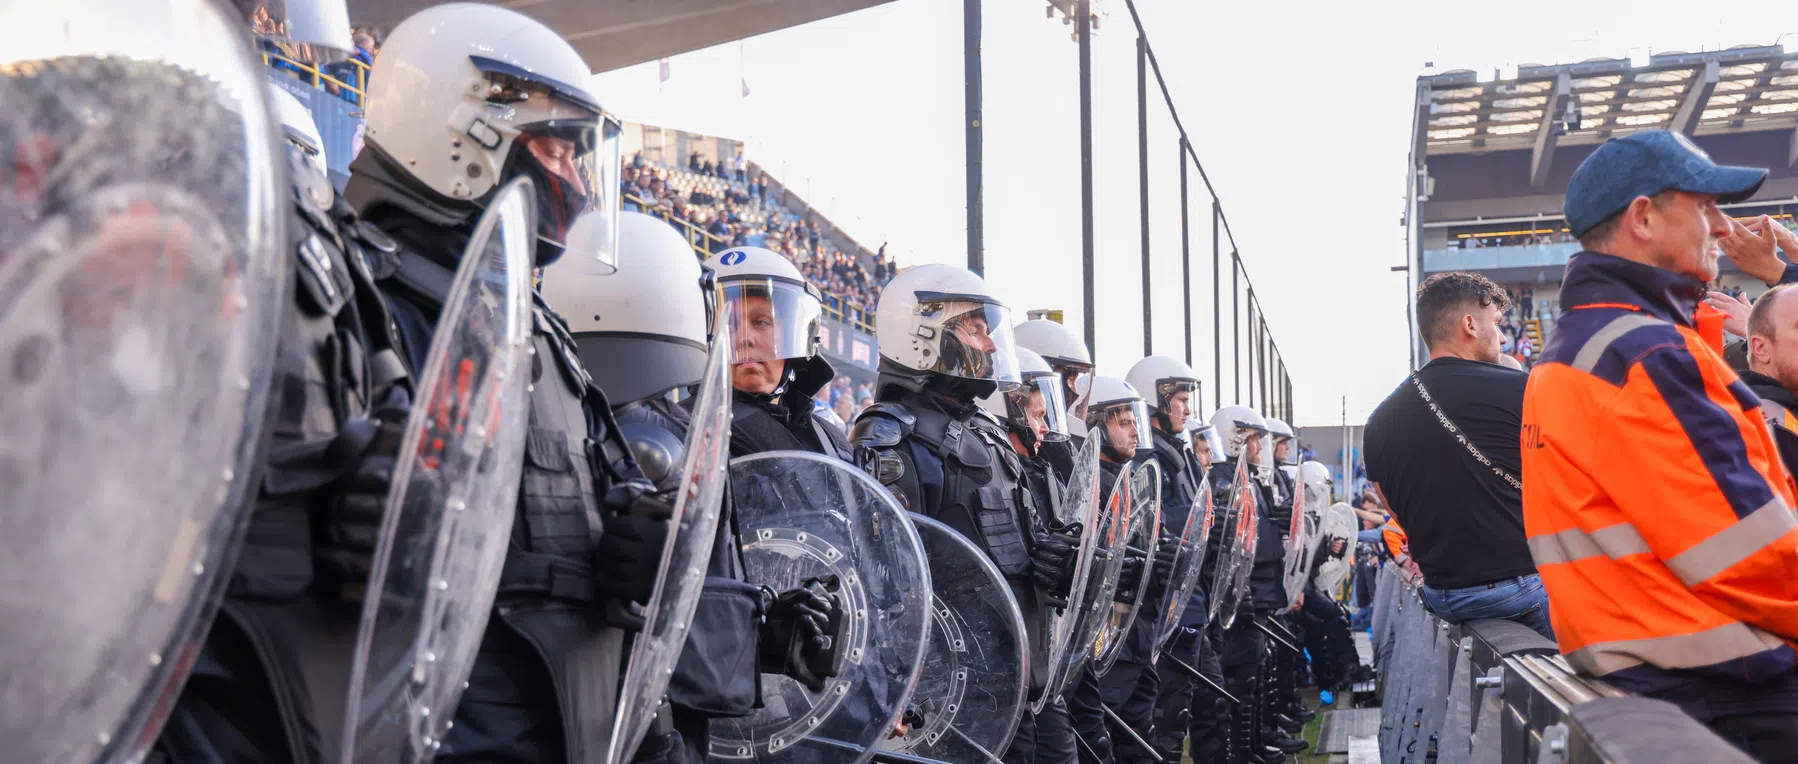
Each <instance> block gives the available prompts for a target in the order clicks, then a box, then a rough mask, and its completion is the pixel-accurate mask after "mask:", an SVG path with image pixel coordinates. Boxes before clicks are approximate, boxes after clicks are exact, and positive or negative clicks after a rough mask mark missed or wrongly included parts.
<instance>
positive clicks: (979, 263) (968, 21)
mask: <svg viewBox="0 0 1798 764" xmlns="http://www.w3.org/2000/svg"><path fill="white" fill-rule="evenodd" d="M961 59H962V80H963V82H964V94H963V106H962V108H963V110H964V113H965V115H966V119H967V124H966V125H965V127H966V128H967V143H968V148H967V151H968V156H967V159H968V167H967V173H968V270H970V271H973V272H974V275H976V276H981V277H985V276H986V246H985V236H984V229H985V225H986V224H985V221H984V202H985V198H984V194H983V193H982V185H983V182H984V178H983V177H982V176H983V175H984V173H985V168H984V163H983V161H982V158H983V154H984V151H983V148H984V145H985V142H984V141H983V140H982V138H981V134H980V112H981V102H982V94H981V70H980V0H962V4H961Z"/></svg>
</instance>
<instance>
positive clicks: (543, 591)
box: [345, 4, 666, 762]
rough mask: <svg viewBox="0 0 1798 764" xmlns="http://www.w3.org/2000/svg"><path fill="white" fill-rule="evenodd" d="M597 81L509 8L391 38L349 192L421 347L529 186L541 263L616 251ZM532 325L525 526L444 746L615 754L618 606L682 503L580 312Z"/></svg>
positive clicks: (614, 143)
mask: <svg viewBox="0 0 1798 764" xmlns="http://www.w3.org/2000/svg"><path fill="white" fill-rule="evenodd" d="M588 75H589V71H588V69H587V66H586V64H585V63H584V62H583V61H582V59H581V57H580V55H579V54H578V53H577V52H576V51H575V50H574V48H573V47H572V46H570V45H569V44H568V43H567V42H566V41H564V40H562V39H561V38H560V37H558V36H557V35H556V34H555V33H554V32H553V31H551V30H550V29H549V28H548V27H545V26H543V25H542V24H540V23H538V22H536V21H533V20H531V19H530V18H528V17H526V16H523V15H522V14H519V13H516V12H514V11H510V10H506V9H503V8H498V7H494V6H488V5H478V4H450V5H443V6H437V7H433V8H428V9H425V10H423V11H420V12H418V13H417V14H415V15H413V16H412V17H410V18H408V19H406V20H405V21H403V22H401V23H400V24H399V25H398V26H397V27H395V28H394V29H393V31H392V33H390V34H389V35H388V38H387V40H386V42H385V44H384V45H383V46H382V48H381V52H380V54H379V56H377V57H376V60H375V63H374V69H373V71H372V72H371V75H370V85H369V92H368V97H367V121H366V124H367V139H366V145H365V146H364V148H363V150H362V153H361V154H360V155H359V156H358V157H357V159H356V160H355V162H354V163H353V164H352V165H351V168H350V169H351V178H350V181H349V183H348V185H347V186H346V188H345V196H346V197H348V198H349V200H350V201H351V203H352V204H353V205H354V206H355V207H356V208H357V210H358V211H359V212H360V213H361V214H362V215H363V217H364V218H365V219H367V220H369V221H371V222H372V223H374V224H376V225H378V226H380V228H381V229H382V230H383V231H385V232H386V233H388V234H389V235H391V236H392V237H393V239H394V240H395V246H394V247H393V248H392V249H391V250H389V251H387V252H384V253H383V255H384V256H382V257H379V258H376V262H375V263H372V265H373V266H374V268H373V270H374V274H375V277H376V278H377V279H378V281H379V283H380V285H381V288H382V289H383V290H384V291H386V292H387V293H388V294H389V295H390V296H391V297H392V298H393V300H392V301H393V304H394V316H395V319H396V320H397V322H398V325H399V328H400V334H401V336H402V338H403V340H404V342H403V344H404V346H405V348H406V350H407V352H408V353H409V354H412V355H414V357H416V356H417V354H420V353H422V352H423V351H424V349H425V348H427V347H429V345H430V340H431V337H432V335H433V332H434V331H435V329H436V327H435V323H436V318H437V314H438V311H439V310H441V308H442V302H443V299H444V297H445V296H446V290H447V286H448V283H449V274H451V273H452V271H453V269H454V268H455V266H456V264H457V260H458V258H459V257H460V255H461V253H462V251H463V249H464V248H465V246H466V243H467V241H468V238H469V236H470V234H471V224H472V222H473V221H474V220H475V218H476V216H477V215H478V214H479V213H480V211H481V210H482V209H483V207H484V205H485V204H486V202H487V201H488V200H489V199H491V198H492V197H493V195H494V194H496V193H498V191H499V189H501V188H502V187H503V186H504V185H505V184H506V183H508V182H510V181H512V180H514V179H516V178H529V179H530V180H531V182H532V185H533V186H534V188H535V192H536V193H535V197H536V200H537V210H536V211H537V215H536V222H537V231H536V234H537V236H536V242H535V250H536V255H535V259H536V264H537V265H538V266H539V267H542V266H547V265H549V264H551V263H553V262H555V260H556V259H557V258H558V257H560V256H562V252H563V245H564V243H565V242H566V241H567V237H568V234H569V231H570V229H571V228H572V227H573V226H574V223H575V221H576V220H577V219H585V220H586V221H587V222H586V223H584V224H585V225H595V226H598V228H596V229H595V230H596V231H597V232H598V233H597V235H596V238H595V240H596V241H598V242H601V244H600V245H598V246H596V247H595V248H594V249H593V251H590V252H583V253H582V255H583V256H586V257H594V258H597V259H599V260H601V261H602V262H614V261H615V259H616V251H615V247H616V244H615V242H616V237H617V233H616V230H617V228H616V225H617V221H616V215H617V214H618V210H619V205H618V203H617V200H616V197H615V194H616V191H617V186H616V179H617V177H618V175H617V172H618V162H619V158H618V150H619V149H618V140H619V132H620V128H619V125H618V123H617V121H616V120H615V119H613V118H612V117H610V116H608V115H607V114H605V112H604V111H603V110H602V109H601V108H600V105H599V103H598V101H597V99H595V98H594V97H593V96H592V94H590V93H588V92H587V91H586V90H585V83H586V82H587V80H588ZM446 126H447V127H448V129H445V128H446ZM532 318H533V320H532V327H531V330H532V337H531V347H532V350H533V353H534V357H533V359H532V364H531V387H530V398H529V436H528V440H527V443H526V446H525V454H524V474H523V478H522V481H521V486H520V489H519V500H518V505H517V507H516V521H515V522H514V523H513V532H512V538H511V544H510V548H509V551H508V553H507V556H506V561H505V567H504V569H503V572H502V573H501V577H500V583H499V595H498V598H497V600H496V603H495V607H494V610H493V613H492V614H491V616H490V618H489V619H488V622H487V632H486V635H485V638H484V639H483V640H482V642H481V645H480V649H479V652H478V654H477V655H476V657H475V659H474V669H473V673H472V674H471V676H470V678H469V681H468V686H467V689H466V690H465V691H464V693H463V695H462V698H461V702H460V705H459V706H458V707H457V709H456V712H455V718H454V725H453V726H452V727H450V729H449V731H448V735H447V737H446V739H444V740H443V741H442V743H441V746H442V747H441V750H440V751H439V753H438V756H439V758H442V759H448V760H452V761H454V760H494V759H511V760H528V761H545V762H549V761H590V760H592V759H594V758H598V757H601V756H604V755H605V752H604V751H600V750H595V749H596V748H599V747H601V746H604V745H605V740H606V738H607V735H608V734H609V731H610V730H611V727H612V716H613V714H612V713H611V709H612V708H613V704H614V702H615V700H616V696H617V690H618V688H617V686H616V685H617V683H618V673H619V668H620V666H621V664H622V657H621V656H622V651H623V646H624V640H625V636H626V634H625V630H624V629H623V628H620V625H619V624H618V623H617V622H616V620H615V619H614V618H611V617H608V616H609V614H612V613H615V612H616V611H617V610H619V609H620V608H619V607H618V605H619V603H628V602H633V601H636V602H641V601H644V600H646V599H647V598H648V597H649V596H650V593H651V591H652V590H653V588H654V583H655V571H656V570H657V568H658V564H657V562H658V560H659V558H660V550H661V548H662V545H663V540H664V534H665V531H666V529H665V524H664V521H663V520H661V519H659V517H658V516H665V513H666V504H665V503H664V502H661V501H659V500H658V499H657V498H656V497H655V495H654V487H653V486H652V485H651V484H650V483H649V482H648V481H647V480H645V479H644V477H643V475H642V473H641V472H640V471H639V470H638V467H637V465H636V463H635V461H634V459H633V458H632V456H631V453H630V450H629V448H628V446H627V444H626V443H625V441H624V439H623V438H622V436H621V435H620V433H619V431H618V427H617V425H616V423H615V421H614V420H613V416H612V411H611V406H610V405H609V404H608V402H607V400H606V397H605V394H604V393H603V392H601V391H600V389H599V387H598V386H597V385H595V384H594V383H593V380H592V377H591V376H590V375H589V374H588V372H587V369H586V365H585V364H584V363H582V362H581V359H580V356H579V345H578V344H577V343H576V342H575V340H574V338H573V336H572V335H571V333H570V332H569V330H568V327H567V324H566V323H564V322H563V320H562V318H561V317H560V316H559V315H557V314H556V313H555V311H553V310H552V309H551V308H550V306H549V305H548V304H547V303H546V302H544V301H543V300H542V298H541V297H540V296H539V297H538V298H537V304H536V307H535V309H534V312H533V317H532Z"/></svg>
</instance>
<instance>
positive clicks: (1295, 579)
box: [1282, 470, 1311, 609]
mask: <svg viewBox="0 0 1798 764" xmlns="http://www.w3.org/2000/svg"><path fill="white" fill-rule="evenodd" d="M1293 472H1294V479H1293V481H1292V518H1291V521H1290V522H1289V523H1288V524H1287V528H1286V541H1285V548H1284V550H1283V551H1284V553H1285V555H1284V559H1283V560H1282V563H1283V564H1284V568H1285V570H1284V572H1285V585H1286V602H1287V603H1289V604H1288V609H1291V604H1295V603H1296V602H1297V600H1298V598H1299V595H1300V594H1303V593H1304V591H1305V575H1306V574H1307V573H1309V572H1310V570H1311V564H1310V560H1311V539H1310V537H1309V536H1307V535H1306V530H1307V529H1306V524H1305V522H1306V518H1307V517H1308V515H1309V512H1307V510H1308V509H1309V508H1310V501H1309V498H1308V497H1307V496H1306V494H1307V493H1309V491H1308V490H1307V489H1306V488H1305V484H1304V483H1301V482H1299V481H1298V479H1297V472H1298V471H1297V470H1294V471H1293Z"/></svg>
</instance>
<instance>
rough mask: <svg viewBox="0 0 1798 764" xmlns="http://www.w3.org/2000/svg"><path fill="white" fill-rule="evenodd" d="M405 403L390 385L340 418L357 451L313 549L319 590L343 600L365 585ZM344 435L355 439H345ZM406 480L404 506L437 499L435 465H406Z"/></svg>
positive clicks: (356, 598) (354, 599)
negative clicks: (363, 409)
mask: <svg viewBox="0 0 1798 764" xmlns="http://www.w3.org/2000/svg"><path fill="white" fill-rule="evenodd" d="M411 408H412V406H411V398H410V396H409V395H407V393H406V391H405V389H404V388H394V389H393V390H392V391H390V392H389V394H388V396H387V398H386V400H384V401H382V403H381V405H380V406H379V407H377V408H376V409H375V410H373V411H372V412H370V415H369V418H368V419H363V420H354V421H351V422H346V423H345V424H344V428H343V436H342V437H343V438H344V442H345V443H346V446H345V447H348V448H358V449H359V455H358V456H357V457H355V458H356V462H355V466H354V468H352V469H351V471H350V473H349V474H348V475H346V476H344V477H343V479H342V480H341V482H340V483H339V490H338V492H337V495H336V498H335V500H334V501H332V502H331V505H330V509H329V510H328V511H327V512H326V516H325V522H324V527H323V529H322V530H323V533H322V534H321V535H320V537H319V539H318V541H317V542H316V543H315V544H314V546H313V554H314V555H315V559H316V561H317V563H318V574H319V575H318V582H319V584H320V589H321V591H323V592H324V593H325V594H326V595H327V596H330V597H335V598H337V599H338V600H340V601H341V602H343V603H345V604H348V605H360V604H361V603H362V598H363V597H364V596H365V595H366V594H367V591H368V579H369V575H370V574H371V573H372V571H373V570H374V558H375V547H376V546H378V545H379V543H380V540H381V519H382V517H383V516H384V515H385V514H386V511H387V494H388V493H389V491H390V489H391V487H392V485H393V469H394V463H395V461H396V456H397V454H398V453H399V449H400V440H401V439H402V438H403V436H404V434H405V428H406V415H407V413H408V412H410V411H411ZM350 441H359V442H360V445H359V446H354V445H347V444H348V443H349V442H350ZM411 482H412V484H411V485H410V486H408V487H407V489H406V500H405V505H404V506H405V507H406V508H413V507H419V508H424V507H434V506H435V505H436V504H437V503H438V502H439V501H440V500H441V495H442V489H441V481H440V480H439V479H438V474H437V471H436V470H435V469H432V468H430V466H428V465H426V464H424V463H422V462H421V463H419V464H418V465H416V466H415V467H414V468H413V470H412V475H411Z"/></svg>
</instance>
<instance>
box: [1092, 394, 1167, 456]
mask: <svg viewBox="0 0 1798 764" xmlns="http://www.w3.org/2000/svg"><path fill="white" fill-rule="evenodd" d="M1086 426H1087V433H1088V434H1087V437H1093V436H1094V435H1095V434H1096V435H1097V436H1098V437H1100V438H1103V440H1101V441H1100V444H1101V445H1103V446H1104V447H1105V449H1106V450H1107V451H1110V452H1112V455H1113V456H1114V457H1122V458H1126V459H1127V458H1132V457H1135V456H1136V454H1138V453H1140V452H1142V451H1145V450H1149V449H1153V448H1154V447H1155V440H1154V437H1155V436H1154V435H1153V434H1151V433H1150V426H1149V406H1148V404H1146V403H1144V402H1142V401H1140V400H1135V401H1119V402H1117V403H1108V404H1105V405H1102V406H1093V407H1091V408H1089V409H1088V410H1087V417H1086Z"/></svg>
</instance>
